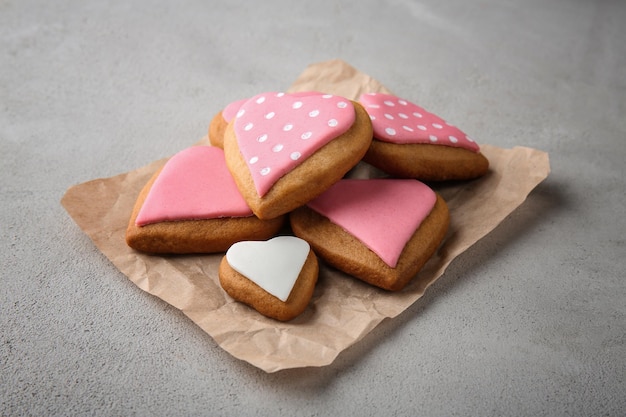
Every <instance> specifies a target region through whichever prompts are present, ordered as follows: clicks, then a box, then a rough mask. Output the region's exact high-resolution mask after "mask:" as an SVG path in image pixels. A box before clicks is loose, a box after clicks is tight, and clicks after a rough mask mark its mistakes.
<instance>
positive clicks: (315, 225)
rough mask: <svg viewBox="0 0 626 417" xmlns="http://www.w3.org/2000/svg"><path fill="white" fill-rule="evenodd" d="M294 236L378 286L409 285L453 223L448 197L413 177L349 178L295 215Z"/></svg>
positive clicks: (394, 288) (292, 220)
mask: <svg viewBox="0 0 626 417" xmlns="http://www.w3.org/2000/svg"><path fill="white" fill-rule="evenodd" d="M290 223H291V227H292V230H293V232H294V234H295V235H296V236H298V237H300V238H302V239H304V240H306V241H307V242H309V244H310V245H311V247H312V248H313V250H314V251H315V253H317V254H318V256H319V257H320V258H322V259H324V260H325V261H326V262H328V263H329V264H330V265H333V266H334V267H336V268H337V269H339V270H341V271H344V272H346V273H348V274H350V275H352V276H354V277H356V278H359V279H361V280H363V281H365V282H367V283H369V284H372V285H375V286H377V287H380V288H383V289H386V290H390V291H398V290H401V289H402V288H404V287H405V286H406V285H407V284H408V283H409V282H410V280H411V279H412V278H413V277H414V276H415V275H416V274H417V273H418V271H419V270H420V269H421V268H422V266H423V265H424V264H425V263H426V261H428V259H429V258H430V257H431V256H432V255H433V253H434V252H435V250H436V249H437V247H438V246H439V244H440V243H441V241H442V240H443V238H444V236H445V234H446V231H447V229H448V224H449V214H448V208H447V205H446V203H445V202H444V200H443V199H442V198H441V197H440V196H439V195H438V194H436V193H435V192H434V191H433V190H431V189H430V188H429V187H428V186H426V185H425V184H423V183H422V182H420V181H417V180H413V179H368V180H358V179H345V180H341V181H339V182H338V183H337V184H335V185H333V186H332V187H331V188H330V189H328V191H326V192H325V193H323V194H322V195H320V196H319V197H317V198H316V199H314V200H312V201H310V202H309V203H308V204H307V205H306V206H303V207H300V208H298V209H296V210H294V211H293V212H292V213H290Z"/></svg>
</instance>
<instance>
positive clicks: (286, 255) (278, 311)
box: [219, 236, 318, 321]
mask: <svg viewBox="0 0 626 417" xmlns="http://www.w3.org/2000/svg"><path fill="white" fill-rule="evenodd" d="M317 274H318V265H317V258H316V257H315V255H314V254H313V251H312V250H311V248H310V246H309V244H308V243H307V242H306V241H304V240H302V239H299V238H297V237H295V236H278V237H275V238H272V239H269V240H267V241H263V242H254V241H243V242H237V243H235V244H234V245H232V246H231V247H230V249H228V251H227V252H226V256H224V258H223V259H222V262H221V264H220V270H219V278H220V284H221V285H222V288H224V290H225V291H226V292H227V293H228V294H229V295H230V296H231V297H232V298H234V299H235V300H237V301H241V302H243V303H245V304H247V305H249V306H251V307H253V308H254V309H256V310H257V311H259V312H260V313H261V314H263V315H265V316H268V317H272V318H275V319H278V320H283V321H284V320H290V319H292V318H294V317H295V316H297V315H299V314H300V313H301V312H302V311H304V309H305V308H306V306H307V305H308V303H309V301H310V299H311V296H312V295H313V289H314V287H315V283H316V282H317Z"/></svg>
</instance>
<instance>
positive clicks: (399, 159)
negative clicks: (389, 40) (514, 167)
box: [359, 93, 489, 181]
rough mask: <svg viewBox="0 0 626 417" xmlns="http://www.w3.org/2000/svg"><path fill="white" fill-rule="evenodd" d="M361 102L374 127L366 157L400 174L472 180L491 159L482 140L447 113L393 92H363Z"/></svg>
mask: <svg viewBox="0 0 626 417" xmlns="http://www.w3.org/2000/svg"><path fill="white" fill-rule="evenodd" d="M359 102H360V103H361V104H362V105H363V106H364V107H365V109H366V110H367V112H368V114H369V116H370V118H371V121H372V127H373V130H374V139H373V140H372V144H371V146H370V148H369V149H368V151H367V154H366V155H365V157H364V158H363V160H364V161H365V162H368V163H369V164H371V165H374V166H375V167H377V168H380V169H381V170H383V171H386V172H387V173H389V174H392V175H394V176H397V177H404V178H416V179H420V180H424V181H444V180H467V179H472V178H476V177H479V176H481V175H484V174H485V173H487V171H488V169H489V161H488V160H487V158H485V156H484V155H483V154H482V153H481V152H480V148H479V146H478V144H477V143H476V142H475V141H474V140H473V139H472V138H470V137H469V136H467V135H466V134H465V133H464V132H463V131H461V130H460V129H459V128H458V127H456V126H453V125H451V124H449V123H448V122H446V121H445V120H444V119H442V118H441V117H439V116H437V115H435V114H433V113H430V112H429V111H427V110H425V109H424V108H422V107H420V106H418V105H417V104H415V103H412V102H410V101H408V100H405V99H403V98H400V97H396V96H394V95H391V94H382V93H368V94H363V95H361V97H360V98H359Z"/></svg>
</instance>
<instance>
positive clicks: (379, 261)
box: [126, 92, 489, 321]
mask: <svg viewBox="0 0 626 417" xmlns="http://www.w3.org/2000/svg"><path fill="white" fill-rule="evenodd" d="M209 140H210V142H211V145H212V146H194V147H191V148H188V149H185V150H183V151H181V152H180V153H178V154H176V155H174V156H173V157H172V158H171V159H170V160H169V161H168V162H167V163H166V164H165V166H164V167H163V168H162V169H161V170H160V171H159V172H157V173H155V175H154V176H153V178H152V179H151V180H150V181H149V182H148V183H147V184H146V186H145V187H144V189H143V190H142V191H141V193H140V195H139V197H138V199H137V202H136V204H135V206H134V209H133V212H132V215H131V219H130V221H129V224H128V228H127V233H126V240H127V243H128V245H129V246H131V247H132V248H134V249H136V250H139V251H142V252H148V253H157V254H158V253H160V254H164V253H216V252H217V253H219V252H226V255H225V256H224V258H223V259H222V262H221V264H220V268H219V278H220V283H221V285H222V288H223V289H224V290H225V291H226V292H227V293H228V294H229V295H230V296H231V297H232V298H234V299H235V300H238V301H241V302H243V303H245V304H247V305H250V306H251V307H253V308H254V309H256V310H257V311H259V312H260V313H261V314H263V315H265V316H268V317H272V318H274V319H277V320H283V321H285V320H290V319H292V318H294V317H296V316H298V315H299V314H301V313H302V312H303V311H304V310H305V309H306V307H307V305H308V303H309V302H310V299H311V297H312V294H313V290H314V287H315V284H316V282H317V276H318V271H319V267H318V259H317V257H318V256H319V258H320V259H321V260H323V261H324V262H326V263H327V264H329V265H331V266H333V267H335V268H337V269H339V270H341V271H344V272H346V273H348V274H350V275H352V276H354V277H355V278H358V279H360V280H362V281H365V282H367V283H369V284H371V285H374V286H377V287H379V288H383V289H385V290H390V291H398V290H401V289H402V288H404V287H405V286H406V285H407V284H408V283H409V282H410V280H411V279H412V278H413V277H414V276H415V275H416V274H417V272H418V271H419V270H420V269H421V268H422V267H423V265H424V264H425V263H426V262H427V260H428V259H429V258H430V257H431V256H432V255H433V253H434V252H435V251H436V249H437V247H438V246H439V244H440V243H441V241H442V240H443V238H444V235H445V233H446V231H447V228H448V224H449V214H448V209H447V206H446V203H445V202H444V200H443V199H442V198H441V196H439V195H438V194H437V193H435V192H434V191H433V190H432V189H431V188H430V187H428V186H427V185H426V184H424V183H423V182H421V181H420V180H423V181H445V180H467V179H471V178H476V177H479V176H481V175H483V174H485V173H486V172H487V170H488V166H489V164H488V161H487V159H486V158H485V157H484V156H483V155H482V154H481V153H480V149H479V147H478V145H477V144H476V143H475V142H474V141H473V140H472V139H471V138H469V137H468V136H467V135H465V134H464V133H463V132H462V131H461V130H460V129H458V128H456V127H454V126H452V125H450V124H448V123H446V122H445V121H444V120H443V119H441V118H440V117H438V116H436V115H434V114H432V113H429V112H427V111H426V110H424V109H423V108H421V107H419V106H417V105H415V104H413V103H411V102H409V101H407V100H404V99H401V98H399V97H395V96H393V95H389V94H365V95H362V96H361V97H360V98H359V100H358V101H352V100H349V99H347V98H344V97H341V96H337V95H331V94H323V93H319V92H305V93H297V94H286V93H276V92H267V93H263V94H259V95H257V96H255V97H252V98H249V99H245V100H240V101H237V102H234V103H231V104H230V105H228V106H226V107H225V108H224V110H222V111H221V112H220V113H218V114H217V115H216V116H215V117H214V118H213V119H212V121H211V123H210V126H209ZM361 161H365V162H367V163H369V164H371V165H373V166H375V167H377V168H379V169H381V170H383V171H385V172H387V173H388V174H389V178H384V179H362V180H357V179H347V178H345V176H346V174H347V173H348V171H350V170H351V169H352V168H354V167H355V166H356V165H357V164H358V163H359V162H361ZM287 223H288V224H289V226H290V231H286V229H285V228H283V226H284V225H286V224H287ZM279 235H281V236H279Z"/></svg>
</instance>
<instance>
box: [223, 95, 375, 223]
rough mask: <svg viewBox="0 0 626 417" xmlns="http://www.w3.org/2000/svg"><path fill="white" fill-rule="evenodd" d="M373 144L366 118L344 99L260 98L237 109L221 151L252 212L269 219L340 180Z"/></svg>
mask: <svg viewBox="0 0 626 417" xmlns="http://www.w3.org/2000/svg"><path fill="white" fill-rule="evenodd" d="M371 139H372V127H371V122H370V120H369V116H367V113H366V112H365V110H364V109H363V108H362V106H361V105H359V104H358V103H355V102H352V101H350V100H348V99H346V98H344V97H340V96H334V95H331V94H320V93H316V92H315V93H310V94H308V95H307V94H303V93H298V94H284V93H263V94H259V95H257V96H255V97H253V98H251V99H249V100H248V101H247V102H246V103H244V104H243V105H242V106H241V107H240V108H239V111H238V112H237V115H236V116H235V118H234V120H233V121H232V122H231V123H230V124H229V126H228V128H227V129H226V133H225V136H224V152H225V155H226V162H227V165H228V168H229V169H230V171H231V173H232V174H233V177H234V178H235V181H236V183H237V186H238V187H239V189H240V190H241V193H242V195H243V196H244V198H245V199H246V202H247V203H248V205H249V206H250V208H251V209H252V211H253V212H254V213H255V214H256V215H257V216H258V217H260V218H271V217H273V216H276V215H280V214H284V213H287V212H288V211H290V210H292V209H294V208H296V207H298V206H300V205H302V204H304V203H306V202H307V201H309V200H310V199H312V198H314V197H316V196H317V195H319V194H320V193H322V192H323V191H324V190H326V189H327V188H328V187H329V186H330V185H332V184H334V183H335V182H337V181H338V180H339V179H341V177H342V176H343V175H344V174H345V173H346V172H348V171H349V170H350V169H351V168H352V167H354V166H355V165H356V164H357V163H358V162H359V161H360V160H361V158H362V156H363V155H364V154H365V152H366V151H367V148H368V147H369V144H370V143H371Z"/></svg>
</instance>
